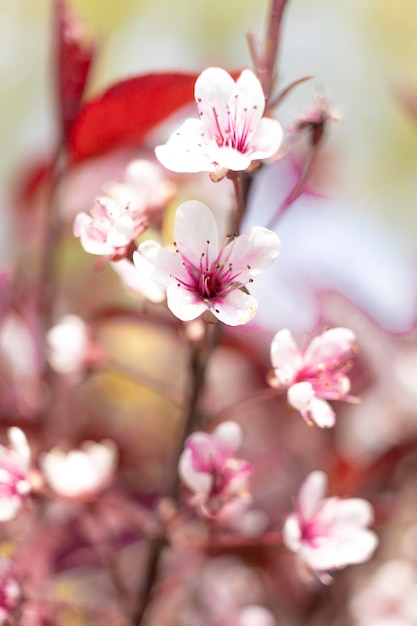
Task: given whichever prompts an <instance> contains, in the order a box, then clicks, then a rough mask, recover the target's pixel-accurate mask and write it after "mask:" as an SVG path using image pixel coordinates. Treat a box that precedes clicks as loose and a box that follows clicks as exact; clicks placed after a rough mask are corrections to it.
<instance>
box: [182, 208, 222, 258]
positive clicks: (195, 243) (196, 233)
mask: <svg viewBox="0 0 417 626" xmlns="http://www.w3.org/2000/svg"><path fill="white" fill-rule="evenodd" d="M174 234H175V244H176V246H177V248H178V250H180V252H181V256H182V257H184V258H186V259H187V260H188V261H189V262H190V263H191V264H192V265H194V266H195V267H196V268H200V264H201V255H202V254H204V256H206V257H207V259H208V261H207V263H208V264H210V265H211V263H213V262H214V261H215V260H216V258H217V255H218V252H219V241H218V237H219V236H218V230H217V223H216V219H215V217H214V215H213V213H212V212H211V211H210V209H209V208H208V207H207V206H206V205H205V204H203V203H202V202H198V201H197V200H190V201H188V202H183V203H182V204H180V206H179V207H178V209H177V212H176V215H175V226H174Z"/></svg>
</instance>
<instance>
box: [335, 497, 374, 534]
mask: <svg viewBox="0 0 417 626" xmlns="http://www.w3.org/2000/svg"><path fill="white" fill-rule="evenodd" d="M334 518H335V523H336V524H343V525H344V526H353V527H360V526H369V525H370V524H372V522H373V521H374V513H373V509H372V506H371V505H370V503H369V502H368V501H367V500H364V499H363V498H349V499H348V500H340V501H339V504H338V506H337V510H336V512H335V516H334Z"/></svg>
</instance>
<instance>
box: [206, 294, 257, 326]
mask: <svg viewBox="0 0 417 626" xmlns="http://www.w3.org/2000/svg"><path fill="white" fill-rule="evenodd" d="M209 305H210V311H211V312H212V313H213V315H215V316H216V317H217V319H219V320H220V321H221V322H223V324H228V325H229V326H240V325H241V324H247V323H248V322H250V320H251V319H252V318H253V316H254V315H255V313H256V310H257V308H258V303H257V302H256V300H255V298H254V297H253V296H251V295H249V294H247V293H244V292H243V291H241V290H240V289H235V290H234V291H231V292H229V293H228V294H227V295H226V296H224V298H222V299H221V300H214V301H213V302H209Z"/></svg>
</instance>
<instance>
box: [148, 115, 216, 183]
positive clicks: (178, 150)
mask: <svg viewBox="0 0 417 626" xmlns="http://www.w3.org/2000/svg"><path fill="white" fill-rule="evenodd" d="M204 132H205V127H204V125H203V124H202V122H201V121H200V120H198V119H194V118H189V119H187V120H185V122H184V123H183V124H182V125H181V126H180V127H179V128H178V129H177V130H176V131H174V132H173V134H172V135H171V136H170V138H169V140H168V141H167V143H166V144H164V145H160V146H156V148H155V155H156V157H157V159H158V160H159V161H160V163H162V165H163V166H164V167H166V168H167V169H169V170H171V171H172V172H188V173H193V172H209V171H210V170H211V169H212V160H211V159H210V158H209V156H208V155H207V151H206V149H205V148H204V149H202V144H204V146H205V144H206V140H205V139H204V138H203V135H204Z"/></svg>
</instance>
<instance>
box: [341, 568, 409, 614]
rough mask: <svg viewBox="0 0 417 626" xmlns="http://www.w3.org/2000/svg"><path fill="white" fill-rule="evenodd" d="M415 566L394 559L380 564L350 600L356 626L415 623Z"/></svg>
mask: <svg viewBox="0 0 417 626" xmlns="http://www.w3.org/2000/svg"><path fill="white" fill-rule="evenodd" d="M416 598H417V569H416V567H415V565H413V563H412V562H411V561H406V560H405V559H394V560H391V561H387V562H386V563H384V564H383V565H381V566H380V567H379V568H378V569H377V570H376V572H375V573H374V574H373V576H372V577H370V578H369V577H368V578H367V581H366V584H365V585H363V584H362V585H361V588H360V589H358V590H357V592H356V593H355V595H354V596H353V598H352V599H351V602H350V607H349V608H350V612H351V615H352V617H353V618H354V624H355V626H415V624H417V601H416Z"/></svg>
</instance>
